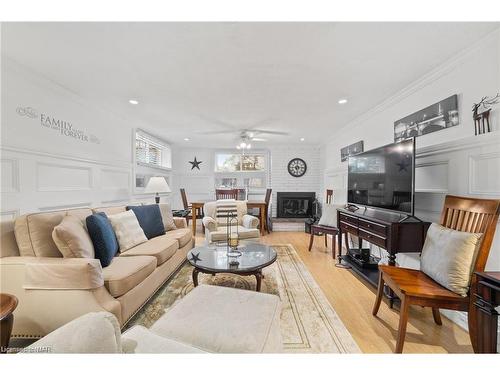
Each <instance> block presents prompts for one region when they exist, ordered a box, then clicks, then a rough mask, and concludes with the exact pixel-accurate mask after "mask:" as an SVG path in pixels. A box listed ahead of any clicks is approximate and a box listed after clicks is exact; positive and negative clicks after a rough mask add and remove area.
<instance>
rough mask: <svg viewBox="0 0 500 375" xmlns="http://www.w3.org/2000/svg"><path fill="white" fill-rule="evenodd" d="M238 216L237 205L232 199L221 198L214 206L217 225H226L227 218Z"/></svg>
mask: <svg viewBox="0 0 500 375" xmlns="http://www.w3.org/2000/svg"><path fill="white" fill-rule="evenodd" d="M237 216H238V207H237V206H236V201H235V200H234V199H221V200H218V201H217V204H216V208H215V220H216V221H217V224H218V225H223V226H224V225H227V223H228V218H231V217H237Z"/></svg>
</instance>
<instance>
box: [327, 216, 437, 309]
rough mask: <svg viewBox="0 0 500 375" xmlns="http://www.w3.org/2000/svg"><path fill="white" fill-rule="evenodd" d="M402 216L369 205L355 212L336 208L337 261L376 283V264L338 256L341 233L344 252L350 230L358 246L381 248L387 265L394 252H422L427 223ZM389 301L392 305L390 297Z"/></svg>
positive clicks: (393, 259) (347, 255) (393, 256)
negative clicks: (365, 245) (387, 257)
mask: <svg viewBox="0 0 500 375" xmlns="http://www.w3.org/2000/svg"><path fill="white" fill-rule="evenodd" d="M404 218H405V216H404V215H402V214H398V213H394V212H389V211H383V210H376V209H371V208H366V209H364V208H360V209H358V210H356V211H351V210H348V209H345V208H339V209H338V210H337V223H338V229H339V235H338V248H339V253H338V261H339V263H340V262H342V261H343V262H346V263H348V264H349V265H350V266H351V267H352V270H353V271H354V272H356V273H357V274H359V275H360V276H361V277H362V278H363V279H365V280H366V281H368V282H369V283H370V284H372V285H373V286H376V285H377V282H378V269H377V267H372V268H367V267H361V266H360V265H359V264H358V263H357V262H355V261H353V258H352V257H351V256H350V255H349V254H345V255H342V235H344V236H345V241H346V248H347V249H348V252H349V250H350V249H349V242H348V238H347V234H348V233H350V234H351V235H354V236H356V237H358V238H359V247H360V248H362V247H363V241H367V242H369V243H371V244H373V245H376V246H378V247H380V248H382V249H385V250H386V251H387V252H388V253H389V261H388V263H389V265H395V264H396V254H397V253H415V252H421V251H422V247H423V245H424V241H425V236H426V234H427V229H428V228H429V225H430V223H428V222H424V221H420V220H418V219H416V218H413V217H410V218H408V219H406V220H404V221H402V220H403V219H404ZM390 302H391V306H392V302H393V300H392V298H391V299H390Z"/></svg>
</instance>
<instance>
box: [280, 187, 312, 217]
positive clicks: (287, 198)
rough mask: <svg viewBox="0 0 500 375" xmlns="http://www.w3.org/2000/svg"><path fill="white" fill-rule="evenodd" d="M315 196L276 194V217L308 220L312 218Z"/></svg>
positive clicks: (307, 193)
mask: <svg viewBox="0 0 500 375" xmlns="http://www.w3.org/2000/svg"><path fill="white" fill-rule="evenodd" d="M315 198H316V194H315V193H314V192H313V193H309V192H306V193H302V192H300V193H297V192H278V193H277V200H278V209H277V215H276V216H277V217H288V218H308V217H312V216H313V204H314V199H315Z"/></svg>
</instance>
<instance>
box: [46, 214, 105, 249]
mask: <svg viewBox="0 0 500 375" xmlns="http://www.w3.org/2000/svg"><path fill="white" fill-rule="evenodd" d="M52 239H53V240H54V242H55V243H56V245H57V248H58V249H59V251H60V252H61V254H62V255H63V257H64V258H94V256H95V254H94V245H93V244H92V240H91V239H90V236H89V233H88V232H87V229H86V227H85V224H84V222H83V221H82V220H81V219H79V218H78V217H76V216H70V215H68V216H65V217H64V218H63V219H62V221H61V223H60V224H59V225H57V226H56V227H54V230H53V231H52Z"/></svg>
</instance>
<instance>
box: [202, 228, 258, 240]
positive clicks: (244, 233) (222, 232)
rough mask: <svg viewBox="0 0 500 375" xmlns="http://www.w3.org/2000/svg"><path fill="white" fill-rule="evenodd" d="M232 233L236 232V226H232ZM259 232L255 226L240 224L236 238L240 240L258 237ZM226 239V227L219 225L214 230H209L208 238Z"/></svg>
mask: <svg viewBox="0 0 500 375" xmlns="http://www.w3.org/2000/svg"><path fill="white" fill-rule="evenodd" d="M232 233H236V228H235V227H233V228H232ZM259 236H260V232H259V230H258V229H257V228H245V227H242V226H241V225H239V226H238V238H239V239H240V240H245V239H249V238H258V237H259ZM226 239H227V228H226V227H219V228H218V230H216V231H215V232H210V240H211V241H212V242H213V241H225V240H226Z"/></svg>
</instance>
